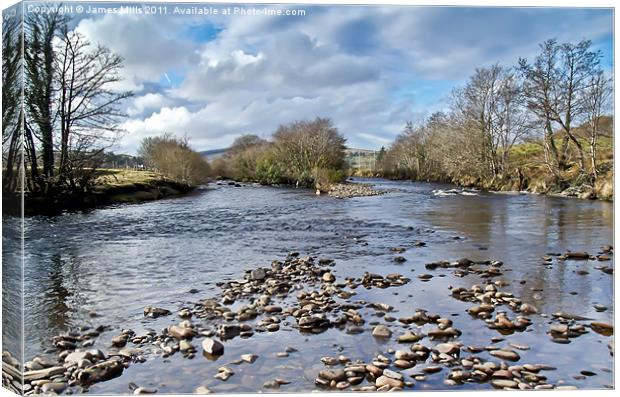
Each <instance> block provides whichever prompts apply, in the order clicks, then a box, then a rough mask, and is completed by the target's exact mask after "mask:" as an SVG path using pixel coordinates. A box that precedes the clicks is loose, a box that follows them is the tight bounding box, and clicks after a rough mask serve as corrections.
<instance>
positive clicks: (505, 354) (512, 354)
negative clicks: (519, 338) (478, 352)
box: [489, 349, 521, 361]
mask: <svg viewBox="0 0 620 397" xmlns="http://www.w3.org/2000/svg"><path fill="white" fill-rule="evenodd" d="M489 354H490V355H492V356H494V357H497V358H501V359H502V360H509V361H519V360H520V359H521V356H519V353H517V352H516V351H514V350H507V349H499V350H493V351H491V352H489Z"/></svg>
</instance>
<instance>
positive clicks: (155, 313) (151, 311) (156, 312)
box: [144, 306, 171, 318]
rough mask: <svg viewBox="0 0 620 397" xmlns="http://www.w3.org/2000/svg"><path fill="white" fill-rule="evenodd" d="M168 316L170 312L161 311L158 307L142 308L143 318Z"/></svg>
mask: <svg viewBox="0 0 620 397" xmlns="http://www.w3.org/2000/svg"><path fill="white" fill-rule="evenodd" d="M170 314H171V312H170V310H167V309H162V308H160V307H151V306H148V307H145V308H144V316H145V317H151V318H157V317H159V316H168V315H170Z"/></svg>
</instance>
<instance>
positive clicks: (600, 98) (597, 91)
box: [584, 71, 613, 181]
mask: <svg viewBox="0 0 620 397" xmlns="http://www.w3.org/2000/svg"><path fill="white" fill-rule="evenodd" d="M612 93H613V90H612V84H611V79H609V78H607V77H606V76H605V73H603V71H599V72H598V73H596V74H595V75H594V76H592V78H591V79H590V82H589V84H588V89H587V90H586V94H585V99H584V109H585V112H586V118H587V131H588V138H589V139H588V140H589V145H590V161H591V163H590V168H591V169H590V177H591V179H592V181H595V180H596V179H597V177H598V173H597V169H596V167H597V162H596V156H597V151H596V147H597V145H598V137H599V134H600V123H601V118H602V116H603V112H604V111H605V110H606V109H607V106H608V105H609V100H610V98H611V95H612Z"/></svg>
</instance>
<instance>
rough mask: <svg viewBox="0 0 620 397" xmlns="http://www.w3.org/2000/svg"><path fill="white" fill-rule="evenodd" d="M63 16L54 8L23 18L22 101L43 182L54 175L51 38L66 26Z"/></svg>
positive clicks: (53, 52)
mask: <svg viewBox="0 0 620 397" xmlns="http://www.w3.org/2000/svg"><path fill="white" fill-rule="evenodd" d="M66 23H67V18H66V16H65V15H61V14H59V13H58V12H53V13H49V14H36V13H33V14H29V16H28V18H27V20H26V32H25V38H26V43H25V46H24V61H25V66H26V67H25V75H26V82H27V84H26V86H25V96H26V98H25V103H26V110H27V117H26V120H27V121H26V122H27V125H28V128H31V129H32V130H33V134H34V136H36V137H37V138H38V140H39V141H40V142H41V160H42V163H43V177H44V181H43V182H44V184H46V185H47V184H49V183H51V182H52V178H53V176H54V137H53V135H54V125H53V113H54V105H55V104H54V95H55V90H56V88H57V87H55V84H54V83H55V77H56V74H55V71H54V60H55V56H56V54H55V51H54V39H55V38H57V36H58V34H59V33H60V31H61V29H63V28H66Z"/></svg>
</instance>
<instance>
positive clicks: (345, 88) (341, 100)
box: [79, 6, 612, 151]
mask: <svg viewBox="0 0 620 397" xmlns="http://www.w3.org/2000/svg"><path fill="white" fill-rule="evenodd" d="M187 21H188V19H184V18H177V19H175V18H159V19H158V18H151V19H149V18H144V17H135V16H134V17H132V16H125V17H122V18H121V17H119V16H104V17H102V18H100V19H97V20H84V21H82V22H81V23H80V25H79V29H80V30H81V31H82V32H83V33H85V34H86V35H88V36H89V37H91V38H93V39H98V40H100V41H102V42H103V43H104V44H106V45H108V46H110V47H111V48H112V49H113V50H114V51H116V52H118V53H120V54H121V55H123V56H124V57H125V63H126V65H127V69H126V72H125V74H126V75H127V76H128V80H127V83H128V84H129V85H132V84H133V85H135V86H137V87H138V88H139V89H141V90H142V91H143V92H142V95H140V96H138V97H136V98H135V99H134V100H133V101H130V102H129V104H128V108H127V111H128V113H129V114H130V116H131V117H132V119H130V120H128V121H127V122H126V123H125V127H126V129H127V131H128V132H129V133H128V134H127V136H126V138H125V139H124V140H123V142H122V143H121V145H122V147H123V148H124V149H125V150H127V151H133V149H134V148H135V147H136V146H137V144H138V143H139V141H140V139H141V138H142V137H144V136H149V135H154V134H161V133H164V132H172V133H176V134H179V135H182V134H186V133H187V134H188V136H189V137H190V138H191V141H192V143H193V145H194V146H195V147H196V148H198V149H211V148H217V147H225V146H227V145H229V144H230V143H231V142H232V141H233V140H234V138H236V137H237V136H239V135H240V134H242V133H257V134H259V135H262V136H265V137H267V136H269V135H270V134H271V133H272V132H273V131H274V130H275V129H276V128H277V126H278V125H279V124H281V123H287V122H290V121H293V120H299V119H307V118H314V117H316V116H323V117H331V118H332V119H333V120H334V122H335V124H336V125H337V126H338V128H339V129H340V131H341V132H342V133H343V134H345V136H346V137H347V138H348V140H349V144H350V145H352V146H361V147H368V148H371V147H375V148H376V147H379V146H380V145H385V144H386V143H388V142H390V141H391V140H392V139H393V138H394V136H395V135H396V134H398V133H400V131H401V130H402V127H403V125H404V123H405V121H407V120H412V119H413V120H415V119H416V118H419V117H421V116H423V115H426V114H428V113H429V112H431V111H434V110H439V109H442V108H443V107H444V105H443V104H442V103H441V101H440V98H441V97H442V96H443V95H442V93H438V92H432V91H433V90H435V91H437V90H442V91H445V92H444V93H443V94H446V93H447V92H448V90H449V89H450V87H449V85H448V84H446V83H445V82H446V81H450V85H451V84H452V83H453V82H454V83H458V82H460V81H463V80H464V79H466V78H467V76H468V75H469V74H471V72H472V71H473V70H474V68H476V67H479V66H484V65H488V64H491V63H495V62H497V61H500V62H502V63H505V64H514V62H516V60H517V58H518V57H520V56H526V57H531V56H533V55H534V54H535V53H536V52H537V51H538V43H539V42H541V41H543V40H546V39H548V38H551V37H557V38H558V39H559V40H560V41H576V40H580V39H582V38H584V37H585V38H590V39H593V40H601V39H602V38H603V37H605V36H606V35H610V34H611V32H612V23H611V22H612V14H611V13H610V12H607V13H605V12H598V13H593V11H588V12H586V11H584V10H577V9H574V10H570V9H552V10H550V9H542V8H541V9H508V8H495V9H486V8H446V7H424V8H422V7H401V8H398V7H372V8H370V7H362V6H349V7H337V6H332V7H317V8H314V7H312V8H310V9H309V13H308V15H307V16H306V17H303V18H282V17H231V18H227V17H222V18H220V19H217V18H211V19H210V20H206V19H196V20H191V23H193V24H198V25H200V24H206V23H209V24H216V25H218V28H219V29H221V31H218V33H217V35H215V36H211V37H210V38H209V39H208V40H206V39H203V40H201V43H200V44H198V42H197V41H196V40H197V39H196V37H193V38H188V37H186V36H184V33H182V32H186V26H185V25H184V24H183V23H184V22H187ZM199 41H200V40H199ZM145 43H150V44H151V45H145ZM171 71H172V72H176V73H177V79H176V81H175V83H174V84H171V85H168V84H167V83H166V84H164V85H165V89H164V88H163V87H162V86H161V85H159V84H158V82H160V81H161V79H162V76H163V75H164V73H169V72H171ZM179 74H180V78H179ZM417 82H422V83H419V84H418V83H417ZM442 82H443V83H442ZM416 84H418V85H416ZM429 91H431V92H429Z"/></svg>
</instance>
